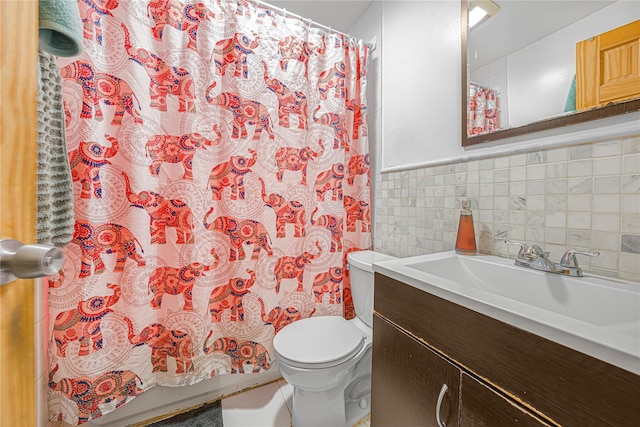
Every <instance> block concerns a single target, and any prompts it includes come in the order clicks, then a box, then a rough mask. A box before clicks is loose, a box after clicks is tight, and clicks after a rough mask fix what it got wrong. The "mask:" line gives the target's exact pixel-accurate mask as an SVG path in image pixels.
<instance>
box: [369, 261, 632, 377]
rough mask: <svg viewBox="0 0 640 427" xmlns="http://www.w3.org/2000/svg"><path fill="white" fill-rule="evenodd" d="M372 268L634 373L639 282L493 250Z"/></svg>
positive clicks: (376, 264) (386, 264)
mask: <svg viewBox="0 0 640 427" xmlns="http://www.w3.org/2000/svg"><path fill="white" fill-rule="evenodd" d="M373 269H374V271H376V272H379V273H382V274H384V275H386V276H389V277H391V278H394V279H396V280H400V281H402V282H405V283H407V284H409V285H412V286H414V287H416V288H419V289H422V290H424V291H426V292H429V293H431V294H434V295H436V296H439V297H441V298H444V299H446V300H449V301H451V302H454V303H456V304H459V305H462V306H465V307H467V308H470V309H472V310H475V311H478V312H480V313H483V314H485V315H488V316H491V317H493V318H496V319H498V320H501V321H503V322H506V323H509V324H512V325H513V326H516V327H519V328H521V329H524V330H527V331H529V332H532V333H535V334H537V335H540V336H543V337H545V338H547V339H550V340H552V341H555V342H558V343H560V344H563V345H565V346H567V347H570V348H573V349H575V350H578V351H581V352H583V353H586V354H589V355H591V356H593V357H596V358H598V359H601V360H604V361H606V362H609V363H611V364H613V365H616V366H618V367H620V368H623V369H626V370H629V371H631V372H634V373H636V374H640V284H638V283H634V282H626V281H621V280H616V279H609V278H605V277H599V276H593V275H587V274H585V276H584V277H568V276H562V275H559V274H552V273H546V272H542V271H536V270H532V269H528V268H524V267H517V266H515V265H513V260H509V259H506V258H500V257H496V256H488V255H477V256H463V255H458V254H456V253H455V252H444V253H437V254H430V255H421V256H416V257H410V258H400V259H394V260H391V261H384V262H380V263H375V264H374V266H373Z"/></svg>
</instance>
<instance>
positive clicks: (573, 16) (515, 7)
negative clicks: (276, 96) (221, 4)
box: [264, 0, 635, 69]
mask: <svg viewBox="0 0 640 427" xmlns="http://www.w3.org/2000/svg"><path fill="white" fill-rule="evenodd" d="M377 1H380V0H377ZM383 1H384V0H383ZM386 1H388V0H386ZM423 1H427V0H423ZM431 1H433V0H431ZM448 1H451V0H448ZM494 1H495V2H496V3H498V5H499V6H500V11H499V12H498V14H497V15H496V16H494V17H493V18H491V19H490V20H488V21H486V22H484V23H482V24H481V25H479V26H478V27H477V28H474V29H473V31H471V32H470V33H469V36H468V40H467V48H468V52H469V53H470V57H471V56H472V55H473V52H475V50H478V52H479V55H478V59H475V60H473V61H471V60H470V61H469V64H470V65H471V66H472V68H473V69H476V68H479V67H482V66H484V65H487V64H489V63H491V62H493V61H495V60H497V59H498V58H501V57H503V56H506V55H508V54H510V53H513V52H515V51H517V50H519V49H522V48H523V47H525V46H528V45H530V44H531V43H533V42H535V41H536V40H539V39H540V38H542V37H545V36H548V35H549V34H552V33H554V32H556V31H558V30H560V29H562V28H564V27H566V26H567V23H571V22H576V21H578V20H580V19H582V18H584V17H586V16H588V15H591V14H592V13H594V12H596V11H598V10H600V9H602V8H604V7H606V6H609V5H610V4H611V3H614V2H615V1H614V0H607V1H599V0H545V1H540V0H494ZM634 1H635V0H634ZM373 2H374V0H349V1H342V0H267V1H266V2H264V3H269V4H272V5H273V6H276V7H279V8H281V9H282V8H284V9H286V10H287V11H288V12H292V13H295V14H297V15H300V16H302V17H304V18H309V19H311V20H313V21H314V22H316V23H319V24H322V25H325V26H327V27H331V28H334V29H336V30H338V31H341V32H344V33H347V32H348V31H349V28H350V27H351V26H352V25H353V24H354V23H355V22H356V21H357V20H358V19H359V18H360V17H361V16H362V15H363V14H364V12H365V11H366V10H367V8H368V7H369V6H370V5H371V3H373ZM541 5H542V6H543V7H544V9H543V10H542V11H541V10H540V8H541ZM496 34H499V35H496ZM354 35H355V36H357V35H356V34H354ZM488 46H490V49H488V48H487V47H488Z"/></svg>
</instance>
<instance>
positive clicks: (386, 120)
mask: <svg viewBox="0 0 640 427" xmlns="http://www.w3.org/2000/svg"><path fill="white" fill-rule="evenodd" d="M382 37H383V39H384V42H383V44H382V57H383V58H384V61H382V75H383V82H382V101H381V104H382V105H383V111H382V132H383V143H382V167H383V169H386V168H389V167H396V166H401V165H407V164H412V163H414V162H416V161H426V160H429V159H431V158H433V156H434V155H436V156H443V157H449V156H453V155H455V154H457V153H458V151H459V150H458V145H459V142H460V141H461V139H460V138H461V134H460V128H461V125H460V110H461V107H460V97H461V95H460V94H461V89H460V81H461V77H460V72H461V70H460V2H459V1H458V0H449V1H445V0H441V1H385V2H383V3H382ZM455 142H458V144H455Z"/></svg>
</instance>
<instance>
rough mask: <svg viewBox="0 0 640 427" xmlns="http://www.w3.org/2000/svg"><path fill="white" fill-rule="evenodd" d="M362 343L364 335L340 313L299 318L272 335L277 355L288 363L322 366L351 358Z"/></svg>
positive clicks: (336, 363) (310, 367)
mask: <svg viewBox="0 0 640 427" xmlns="http://www.w3.org/2000/svg"><path fill="white" fill-rule="evenodd" d="M364 345H365V335H364V332H363V331H362V330H360V329H359V328H358V327H357V326H355V325H354V324H353V323H352V322H349V321H347V320H346V319H344V318H343V317H340V316H319V317H310V318H307V319H302V320H298V321H297V322H294V323H292V324H290V325H287V326H286V327H284V328H283V329H282V330H281V331H280V332H279V333H278V334H277V335H276V336H275V338H274V339H273V346H274V348H275V350H276V354H277V356H278V358H279V359H280V360H281V361H282V362H283V363H286V364H288V365H290V366H295V367H298V368H305V369H323V368H329V367H332V366H336V365H339V364H341V363H343V362H344V361H346V360H349V359H351V358H352V357H353V356H354V355H355V354H357V353H358V352H359V351H360V350H361V349H362V347H363V346H364Z"/></svg>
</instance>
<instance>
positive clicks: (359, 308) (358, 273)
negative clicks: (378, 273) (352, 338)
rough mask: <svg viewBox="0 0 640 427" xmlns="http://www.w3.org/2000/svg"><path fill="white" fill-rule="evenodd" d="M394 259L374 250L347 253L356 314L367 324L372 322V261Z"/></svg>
mask: <svg viewBox="0 0 640 427" xmlns="http://www.w3.org/2000/svg"><path fill="white" fill-rule="evenodd" d="M392 259H395V257H392V256H391V255H385V254H381V253H379V252H375V251H359V252H351V253H349V255H347V262H348V266H349V278H350V279H351V295H352V297H353V305H354V307H355V310H356V315H357V316H358V318H359V319H360V320H362V321H363V322H364V323H365V324H366V325H367V326H369V327H371V325H372V323H373V266H372V264H373V263H374V262H380V261H388V260H392Z"/></svg>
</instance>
